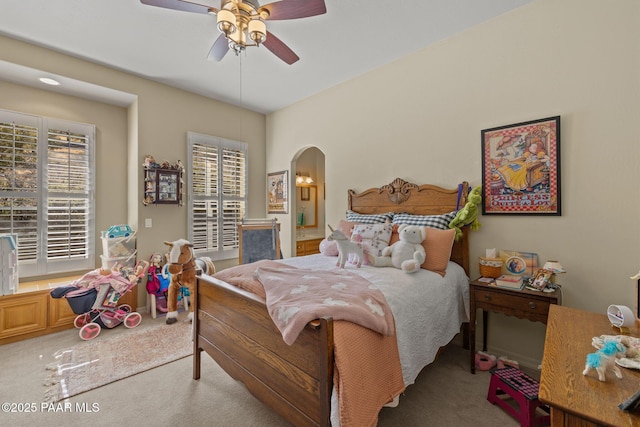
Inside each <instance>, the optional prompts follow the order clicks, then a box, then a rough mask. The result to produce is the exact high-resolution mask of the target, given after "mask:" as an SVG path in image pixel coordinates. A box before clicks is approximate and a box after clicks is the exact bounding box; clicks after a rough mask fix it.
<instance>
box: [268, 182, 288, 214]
mask: <svg viewBox="0 0 640 427" xmlns="http://www.w3.org/2000/svg"><path fill="white" fill-rule="evenodd" d="M288 173H289V171H281V172H273V173H269V174H267V213H270V214H271V213H282V214H286V213H288V212H289V180H288V179H287V178H288Z"/></svg>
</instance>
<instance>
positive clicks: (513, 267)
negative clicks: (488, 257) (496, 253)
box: [500, 250, 538, 277]
mask: <svg viewBox="0 0 640 427" xmlns="http://www.w3.org/2000/svg"><path fill="white" fill-rule="evenodd" d="M500 259H501V260H502V270H503V271H502V274H508V275H512V276H523V277H533V275H534V274H535V272H536V271H537V269H538V254H537V253H534V252H521V251H507V250H503V251H500Z"/></svg>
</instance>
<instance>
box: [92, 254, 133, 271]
mask: <svg viewBox="0 0 640 427" xmlns="http://www.w3.org/2000/svg"><path fill="white" fill-rule="evenodd" d="M136 253H137V251H133V253H132V254H131V255H129V256H122V257H113V258H109V257H106V256H104V255H100V258H102V269H103V270H111V269H113V267H114V266H115V265H116V264H117V265H118V267H130V268H133V267H135V266H136Z"/></svg>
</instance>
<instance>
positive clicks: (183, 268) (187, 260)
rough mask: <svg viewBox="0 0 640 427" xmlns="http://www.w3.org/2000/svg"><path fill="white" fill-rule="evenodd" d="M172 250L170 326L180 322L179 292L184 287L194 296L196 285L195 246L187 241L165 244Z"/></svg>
mask: <svg viewBox="0 0 640 427" xmlns="http://www.w3.org/2000/svg"><path fill="white" fill-rule="evenodd" d="M164 244H165V245H167V246H169V247H170V248H171V249H170V251H169V257H168V258H169V273H171V282H170V283H169V295H168V296H167V309H168V312H167V321H166V323H167V324H168V325H171V324H173V323H176V322H177V321H178V292H179V291H180V288H181V287H182V286H185V287H186V288H187V289H189V295H194V290H195V284H196V261H195V258H194V256H193V249H192V248H193V245H192V244H191V243H189V242H188V241H187V240H184V239H179V240H176V241H175V242H164ZM188 319H189V320H190V321H193V304H190V306H189V317H188Z"/></svg>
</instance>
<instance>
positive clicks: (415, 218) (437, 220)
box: [393, 211, 456, 230]
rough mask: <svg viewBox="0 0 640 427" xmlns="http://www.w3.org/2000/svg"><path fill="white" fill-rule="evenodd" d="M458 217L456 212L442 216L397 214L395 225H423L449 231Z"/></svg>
mask: <svg viewBox="0 0 640 427" xmlns="http://www.w3.org/2000/svg"><path fill="white" fill-rule="evenodd" d="M455 216H456V211H453V212H449V213H446V214H442V215H411V214H405V213H399V214H395V215H394V217H393V223H394V224H409V225H421V226H423V227H431V228H438V229H440V230H448V229H449V223H450V222H451V220H452V219H453V218H455Z"/></svg>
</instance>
